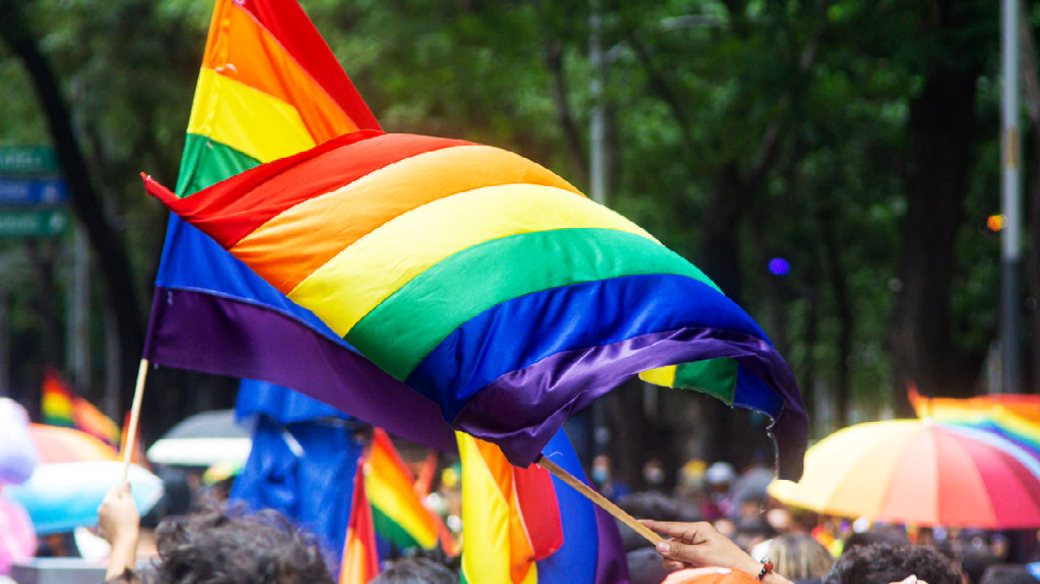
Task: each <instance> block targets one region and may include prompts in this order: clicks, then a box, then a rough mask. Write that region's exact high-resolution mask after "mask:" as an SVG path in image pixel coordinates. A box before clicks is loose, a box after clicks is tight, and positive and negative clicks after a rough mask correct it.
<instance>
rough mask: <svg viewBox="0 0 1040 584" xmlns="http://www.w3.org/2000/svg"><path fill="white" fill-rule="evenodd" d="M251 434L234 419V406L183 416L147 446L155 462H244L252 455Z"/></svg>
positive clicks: (149, 456)
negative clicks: (250, 451) (158, 438)
mask: <svg viewBox="0 0 1040 584" xmlns="http://www.w3.org/2000/svg"><path fill="white" fill-rule="evenodd" d="M251 447H252V437H251V436H250V432H249V430H248V429H247V428H245V427H243V426H241V425H239V424H238V423H237V422H236V421H235V411H234V410H213V411H208V412H200V413H198V414H195V415H193V416H190V417H188V418H185V419H184V420H182V421H181V422H180V423H179V424H177V425H176V426H174V427H173V428H172V429H171V430H170V431H169V432H167V433H166V435H164V436H163V437H162V438H161V439H160V440H158V441H157V442H156V443H155V444H153V445H152V447H151V448H149V449H148V454H147V456H148V460H150V461H152V462H153V463H156V464H181V465H187V466H211V465H214V464H218V463H221V464H231V465H237V466H242V465H243V464H245V461H246V459H247V458H248V457H249V449H250V448H251Z"/></svg>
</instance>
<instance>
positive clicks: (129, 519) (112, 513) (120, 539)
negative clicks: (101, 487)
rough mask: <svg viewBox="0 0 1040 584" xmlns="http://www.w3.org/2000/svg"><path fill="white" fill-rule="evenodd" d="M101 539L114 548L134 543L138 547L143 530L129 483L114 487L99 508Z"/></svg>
mask: <svg viewBox="0 0 1040 584" xmlns="http://www.w3.org/2000/svg"><path fill="white" fill-rule="evenodd" d="M98 528H99V530H100V532H101V537H103V538H105V541H107V542H108V543H109V544H111V545H112V546H113V547H116V546H118V545H125V544H129V543H131V542H132V543H133V545H135V546H136V544H137V537H138V534H139V532H140V529H141V515H140V513H139V512H138V511H137V505H136V504H135V503H134V499H133V497H131V496H130V485H129V483H123V484H122V485H121V486H118V487H112V488H111V489H110V490H109V491H108V494H106V495H105V499H104V500H103V501H101V506H99V507H98Z"/></svg>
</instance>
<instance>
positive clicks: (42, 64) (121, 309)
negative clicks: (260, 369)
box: [0, 0, 144, 405]
mask: <svg viewBox="0 0 1040 584" xmlns="http://www.w3.org/2000/svg"><path fill="white" fill-rule="evenodd" d="M0 38H3V40H4V42H6V43H7V45H8V46H9V47H10V48H11V51H12V52H13V53H14V54H16V55H17V56H18V57H19V58H20V59H21V60H22V62H23V63H24V64H25V67H26V70H27V71H28V72H29V74H30V76H31V77H32V80H33V84H34V85H35V87H36V92H37V94H38V96H39V99H40V102H41V103H42V105H43V109H44V113H45V115H46V117H47V123H48V125H49V126H50V130H51V135H52V137H53V140H54V143H55V147H56V148H57V152H58V158H59V159H60V161H61V165H62V169H63V171H64V174H65V178H66V180H67V181H68V184H69V194H70V200H71V205H72V210H73V212H74V213H75V215H76V217H77V218H78V219H79V220H80V221H81V222H82V224H83V226H84V227H85V228H86V230H87V234H88V236H89V238H90V243H91V246H92V247H93V248H94V251H95V252H96V253H97V257H98V260H99V261H98V265H99V266H100V267H101V272H102V275H103V277H104V280H105V284H106V287H107V292H108V294H107V298H108V302H109V306H110V307H111V309H112V312H113V314H115V317H116V322H117V326H118V329H119V338H120V345H121V347H122V349H123V356H122V369H123V380H124V383H123V390H124V391H123V402H124V405H126V404H129V403H130V400H131V398H132V395H133V384H130V383H126V380H132V379H134V378H135V376H136V373H137V363H138V360H139V358H140V357H139V356H140V355H141V351H142V348H143V341H144V320H143V318H142V314H141V309H140V305H139V302H138V299H137V294H136V293H135V292H134V286H133V279H132V277H131V270H130V262H129V260H128V258H127V255H126V250H125V246H124V243H123V241H122V238H121V237H120V236H119V235H118V233H116V231H115V229H114V228H113V227H112V225H111V224H110V223H109V221H108V219H107V217H106V216H105V214H104V212H103V209H102V206H101V202H100V200H99V198H98V196H97V194H96V192H95V190H94V187H93V186H92V184H91V180H90V172H89V170H88V169H87V165H86V163H85V162H84V159H83V154H82V153H81V151H80V148H79V144H78V142H77V140H76V137H75V135H74V133H73V131H72V124H71V121H70V117H69V110H68V107H67V106H66V103H65V99H64V97H63V95H62V91H61V89H60V87H59V86H58V82H57V80H56V79H55V77H54V73H53V72H52V71H51V68H50V66H49V64H48V63H47V61H46V60H45V59H44V57H43V55H42V54H40V51H39V45H38V42H37V41H36V38H35V37H33V35H32V33H31V32H30V31H29V29H28V23H27V22H26V21H25V18H24V15H23V14H22V13H21V11H20V8H19V4H18V2H17V1H16V0H0Z"/></svg>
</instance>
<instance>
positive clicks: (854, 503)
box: [769, 420, 1040, 529]
mask: <svg viewBox="0 0 1040 584" xmlns="http://www.w3.org/2000/svg"><path fill="white" fill-rule="evenodd" d="M769 492H770V494H771V495H773V496H774V497H776V498H777V499H780V500H781V501H783V502H785V503H788V504H791V505H795V506H798V507H804V508H807V509H812V510H814V511H817V512H820V513H825V514H828V515H838V516H847V517H860V516H867V517H869V518H870V519H872V520H875V521H882V522H889V523H905V524H915V525H919V526H935V525H943V526H950V527H954V526H957V527H979V528H985V529H1017V528H1035V527H1040V463H1037V460H1036V458H1035V457H1034V456H1032V455H1031V454H1030V453H1029V452H1027V451H1026V450H1025V449H1023V448H1021V447H1019V446H1017V445H1016V444H1015V443H1013V442H1011V441H1009V440H1006V439H1004V438H1001V437H1000V436H998V435H995V434H992V433H989V432H985V431H981V430H977V429H973V428H968V427H956V426H948V425H941V424H936V423H935V422H933V421H931V420H892V421H885V422H870V423H866V424H857V425H855V426H850V427H848V428H845V429H843V430H839V431H838V432H835V433H834V434H831V435H830V436H828V437H826V438H824V439H823V440H821V441H820V442H819V443H818V444H816V445H815V446H813V447H811V448H810V449H809V451H808V452H807V453H806V456H805V474H804V475H803V477H802V480H801V481H800V482H799V483H797V484H796V483H792V482H788V481H775V482H774V483H773V484H772V485H770V488H769Z"/></svg>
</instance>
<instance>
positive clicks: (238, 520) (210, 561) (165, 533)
mask: <svg viewBox="0 0 1040 584" xmlns="http://www.w3.org/2000/svg"><path fill="white" fill-rule="evenodd" d="M98 525H99V527H100V529H101V534H102V536H103V537H104V538H105V539H106V540H107V541H108V542H109V543H110V544H111V546H112V555H111V557H110V559H109V566H108V571H107V573H106V583H108V584H136V583H138V582H141V580H142V579H143V581H145V582H148V583H149V584H151V583H155V584H189V583H195V582H207V583H209V584H247V583H248V584H312V583H313V584H332V583H333V579H332V574H331V572H330V571H329V569H328V567H327V564H326V563H325V558H324V557H323V556H322V552H321V549H320V548H319V547H318V545H317V544H316V542H314V541H313V538H312V537H311V536H309V535H307V534H305V533H304V532H302V531H299V530H297V529H296V528H295V527H294V526H293V525H292V524H291V523H290V522H289V521H288V520H287V519H285V518H284V517H283V516H282V515H280V514H278V513H275V512H272V511H262V512H260V513H257V514H255V515H248V516H247V515H242V514H238V513H236V512H228V511H226V510H224V509H218V508H216V507H211V508H205V509H202V510H201V511H199V512H196V513H193V514H191V515H186V516H181V517H172V518H167V519H164V520H163V521H162V522H161V523H160V524H159V527H158V529H157V531H156V547H157V549H158V552H159V560H160V561H159V562H158V563H157V564H154V565H153V566H151V569H150V570H148V571H146V573H145V574H144V577H143V578H142V579H139V577H138V575H137V573H136V563H137V539H138V536H139V533H140V515H139V514H138V511H137V507H136V505H134V501H133V498H132V497H131V496H130V487H129V485H123V486H122V487H116V488H113V489H112V490H111V491H109V493H108V494H107V495H106V497H105V499H104V501H103V502H102V503H101V506H100V507H99V508H98Z"/></svg>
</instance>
